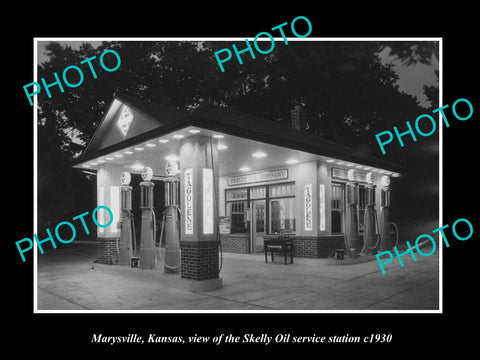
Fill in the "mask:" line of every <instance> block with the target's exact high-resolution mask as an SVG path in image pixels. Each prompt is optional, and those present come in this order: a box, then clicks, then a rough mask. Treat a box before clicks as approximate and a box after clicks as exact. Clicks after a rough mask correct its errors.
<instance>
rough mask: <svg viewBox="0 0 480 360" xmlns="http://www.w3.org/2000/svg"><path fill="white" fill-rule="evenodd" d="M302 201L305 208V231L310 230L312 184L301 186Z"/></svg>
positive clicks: (311, 225) (311, 227)
mask: <svg viewBox="0 0 480 360" xmlns="http://www.w3.org/2000/svg"><path fill="white" fill-rule="evenodd" d="M303 203H304V208H305V231H312V229H313V224H312V184H308V185H305V187H304V188H303Z"/></svg>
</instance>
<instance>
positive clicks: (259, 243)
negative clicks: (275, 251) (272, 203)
mask: <svg viewBox="0 0 480 360" xmlns="http://www.w3.org/2000/svg"><path fill="white" fill-rule="evenodd" d="M251 209H252V210H251V214H252V236H251V239H252V246H251V249H252V252H255V253H257V252H262V251H263V237H264V236H265V234H266V221H265V215H266V201H265V200H254V201H252V207H251Z"/></svg>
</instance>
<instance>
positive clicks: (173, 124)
mask: <svg viewBox="0 0 480 360" xmlns="http://www.w3.org/2000/svg"><path fill="white" fill-rule="evenodd" d="M199 132H201V134H202V135H205V136H212V137H215V138H220V140H218V141H219V142H220V143H222V145H224V146H228V148H227V150H226V151H222V152H221V153H220V154H221V155H220V156H219V159H220V175H222V174H232V173H238V168H239V167H241V166H249V167H250V168H251V170H252V171H254V170H260V169H264V168H273V167H278V166H285V161H287V160H289V159H290V160H291V159H295V160H296V161H299V162H304V161H312V160H315V159H317V160H323V161H329V162H334V161H336V162H337V163H338V164H342V163H343V164H345V165H346V166H351V167H356V168H362V167H363V168H364V169H368V168H373V169H377V170H378V171H381V172H385V173H391V174H394V175H396V176H399V172H403V171H404V168H403V167H401V166H399V165H398V164H394V163H391V162H388V161H386V160H383V159H379V158H376V157H372V156H370V155H367V154H364V153H361V152H359V151H356V150H354V149H352V148H349V147H347V146H344V145H342V144H339V143H336V142H334V141H331V140H329V139H326V138H323V137H321V136H318V135H314V134H311V133H308V132H305V131H297V130H295V129H293V128H292V127H290V126H287V125H285V124H280V123H273V122H272V121H268V120H265V119H263V118H260V117H256V116H252V115H249V114H246V113H243V112H239V111H235V110H232V109H229V108H227V107H221V106H217V105H213V104H209V103H207V104H204V105H202V106H200V107H198V108H196V109H194V110H192V111H190V112H186V111H180V110H177V109H174V108H170V107H167V106H164V105H161V104H158V103H153V102H145V101H142V100H139V99H136V98H133V97H131V96H128V95H125V94H117V95H115V96H114V98H113V100H112V103H111V104H110V107H109V109H108V110H107V112H106V114H105V115H104V117H103V119H102V120H101V122H100V124H99V126H98V128H97V130H96V131H95V133H94V135H93V137H92V139H91V141H90V142H89V144H88V145H87V147H86V149H85V151H84V153H83V154H82V155H81V156H79V157H78V158H77V159H75V160H74V161H73V163H72V165H73V166H76V167H91V168H95V167H96V166H98V165H100V164H101V163H104V162H111V163H118V164H124V165H125V166H132V165H133V163H134V162H137V163H138V162H142V161H143V162H146V164H144V165H145V166H151V165H149V164H148V163H149V161H150V162H152V161H158V157H159V156H160V157H162V158H163V157H165V156H167V155H169V154H170V155H171V154H175V153H176V154H178V148H179V141H180V140H179V138H181V137H187V136H193V135H195V134H196V133H199ZM137 149H142V150H137ZM255 151H262V152H265V153H266V154H268V162H267V163H262V162H261V161H258V159H255V160H252V158H251V156H250V155H251V153H252V152H255ZM149 154H150V156H149ZM155 159H156V160H155Z"/></svg>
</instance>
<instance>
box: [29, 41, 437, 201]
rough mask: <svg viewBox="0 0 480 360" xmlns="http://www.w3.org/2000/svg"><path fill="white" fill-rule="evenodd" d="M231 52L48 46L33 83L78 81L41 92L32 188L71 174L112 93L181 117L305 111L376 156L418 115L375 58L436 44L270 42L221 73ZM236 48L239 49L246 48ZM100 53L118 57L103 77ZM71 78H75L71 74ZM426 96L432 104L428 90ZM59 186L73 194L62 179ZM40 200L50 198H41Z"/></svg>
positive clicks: (202, 46) (277, 118) (333, 134)
mask: <svg viewBox="0 0 480 360" xmlns="http://www.w3.org/2000/svg"><path fill="white" fill-rule="evenodd" d="M231 45H232V42H219V41H205V42H178V41H175V42H174V41H123V42H117V41H114V42H102V44H101V45H100V46H98V47H93V46H92V45H91V44H89V43H83V44H82V45H81V46H80V47H79V48H77V49H74V48H72V47H71V46H68V45H61V44H59V43H56V42H52V43H49V44H48V46H47V47H46V50H47V53H48V56H49V60H48V61H46V62H44V63H42V64H40V65H39V68H38V78H42V77H44V78H45V80H46V82H47V83H50V82H53V81H54V78H53V73H54V72H56V73H57V74H58V75H59V77H61V74H62V72H63V69H64V68H65V67H67V66H70V65H77V66H79V67H80V68H81V69H82V70H83V73H84V81H83V83H82V84H81V85H80V86H78V87H76V88H70V87H66V86H64V90H65V91H64V92H63V93H61V92H60V91H59V89H58V87H52V88H51V89H50V90H51V92H52V97H51V98H48V97H47V95H46V94H45V91H42V92H41V93H40V94H39V95H38V104H39V110H38V111H39V113H38V114H39V116H38V130H39V131H38V143H39V152H38V154H39V156H38V158H39V162H38V164H39V176H40V177H42V181H39V186H41V185H43V184H46V183H48V182H49V181H51V180H52V179H51V176H49V174H56V173H58V171H65V172H68V171H69V170H67V169H68V165H67V164H68V161H69V160H71V159H72V158H74V157H75V156H77V155H78V154H79V153H80V152H81V151H82V150H83V149H84V147H85V146H86V144H87V143H88V141H89V140H90V138H91V137H92V135H93V133H94V131H95V129H96V127H97V126H98V124H99V122H100V121H101V119H102V116H103V114H105V112H106V110H107V107H108V106H109V104H110V102H111V100H112V96H113V94H114V93H115V92H116V91H118V90H120V91H122V92H125V93H128V94H130V95H132V96H136V97H138V98H140V99H143V100H145V101H154V102H158V103H162V104H165V105H169V106H173V107H176V108H179V109H184V110H189V109H192V108H195V107H197V106H199V105H201V104H202V103H205V102H212V103H215V104H218V105H221V106H229V107H232V108H234V109H236V110H239V111H243V112H246V113H250V114H253V115H256V116H260V117H264V118H265V119H267V120H271V121H273V122H285V123H288V122H289V121H290V120H289V117H290V110H291V108H292V107H293V106H294V105H295V104H302V105H304V106H305V108H306V112H307V128H306V130H307V131H310V132H313V133H317V134H323V135H324V136H327V137H329V138H332V139H334V140H336V141H338V142H342V143H344V144H348V145H350V146H353V147H357V148H358V149H360V148H361V149H363V151H371V150H372V149H374V148H375V150H377V151H378V149H376V147H378V145H377V144H376V142H375V138H374V134H375V133H377V132H379V131H383V130H385V129H388V128H391V127H392V126H393V125H395V124H404V123H405V121H406V120H408V119H412V118H414V117H415V116H418V114H420V113H422V112H423V111H422V108H421V107H420V105H419V103H418V101H417V100H416V98H414V97H413V96H411V95H408V94H405V93H401V92H400V91H399V89H398V85H397V84H396V82H397V80H398V74H397V73H396V72H395V70H394V69H393V67H392V66H391V65H390V64H383V63H382V61H381V59H380V58H379V57H378V54H379V53H380V52H381V51H382V50H385V49H390V52H391V54H392V55H395V56H398V57H399V58H400V59H402V60H403V61H404V62H406V63H407V64H411V63H415V62H428V61H429V60H428V59H430V58H431V56H432V54H437V56H438V48H437V47H436V46H435V45H436V44H435V43H424V42H390V43H387V42H373V41H355V42H333V41H326V42H314V41H291V42H289V44H288V45H285V44H284V43H283V42H276V44H275V49H274V51H272V52H271V53H270V54H268V55H260V54H258V53H257V54H256V55H257V56H256V59H251V58H250V56H249V54H248V53H246V54H243V55H242V58H243V62H244V63H243V64H239V63H238V62H237V61H236V59H235V55H233V57H232V59H231V60H230V61H229V62H227V63H225V64H224V66H225V72H221V71H220V69H219V67H218V65H217V63H216V60H215V57H214V51H216V50H218V49H221V48H225V47H229V48H230V49H231ZM237 46H238V48H239V49H243V48H244V47H245V42H238V43H237ZM106 49H113V50H115V51H117V53H118V54H119V55H120V56H121V66H120V68H119V69H118V70H117V71H115V72H106V71H104V70H103V69H102V68H101V66H100V64H99V62H98V59H99V58H100V55H101V54H102V53H103V52H104V51H105V50H106ZM92 56H96V59H95V60H94V61H92V64H93V65H94V68H95V71H96V73H97V78H96V79H93V77H92V76H91V73H90V71H89V69H88V66H87V65H86V64H84V65H79V64H80V62H81V61H82V60H85V59H87V58H90V57H92ZM105 59H106V58H105ZM72 73H73V72H72ZM69 74H70V73H69ZM70 81H71V82H72V83H75V82H77V81H78V79H75V78H74V74H73V75H72V79H70ZM426 91H428V97H429V99H430V100H431V101H434V100H435V99H434V98H435V87H431V88H428V89H426ZM437 103H438V101H437ZM72 139H74V140H72ZM43 176H44V177H45V178H43ZM72 181H74V180H72ZM62 187H63V188H64V189H70V190H71V189H76V188H75V185H74V184H73V183H68V182H66V183H64V184H63V185H62ZM79 191H81V189H77V192H79ZM39 195H40V196H45V197H47V195H48V196H53V195H52V194H49V193H42V192H41V191H40V194H39ZM77 195H78V194H77ZM63 201H66V199H63ZM72 206H73V205H72Z"/></svg>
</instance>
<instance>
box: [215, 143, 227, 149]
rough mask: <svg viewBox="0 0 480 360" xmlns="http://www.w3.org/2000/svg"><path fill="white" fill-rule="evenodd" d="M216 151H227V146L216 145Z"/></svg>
mask: <svg viewBox="0 0 480 360" xmlns="http://www.w3.org/2000/svg"><path fill="white" fill-rule="evenodd" d="M217 149H218V150H225V149H228V146H227V145H225V144H218V145H217Z"/></svg>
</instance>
